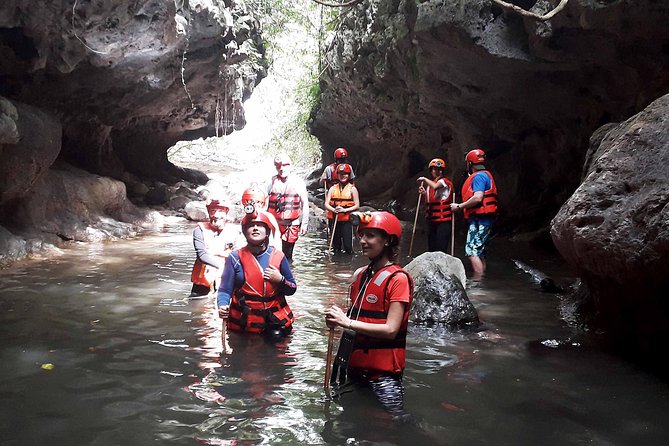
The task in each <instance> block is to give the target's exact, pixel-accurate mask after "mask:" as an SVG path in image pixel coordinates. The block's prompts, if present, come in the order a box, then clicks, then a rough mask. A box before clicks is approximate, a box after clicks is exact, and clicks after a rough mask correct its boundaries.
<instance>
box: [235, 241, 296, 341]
mask: <svg viewBox="0 0 669 446" xmlns="http://www.w3.org/2000/svg"><path fill="white" fill-rule="evenodd" d="M269 249H272V252H271V253H270V259H269V265H271V266H274V267H276V268H277V269H279V268H280V267H281V261H282V260H283V257H284V255H283V253H282V252H281V251H279V250H278V249H273V248H271V247H270V248H269ZM237 253H238V254H239V260H240V262H241V264H242V269H243V270H244V278H245V281H244V284H243V285H242V286H241V287H239V288H236V289H235V290H234V291H233V293H232V300H231V302H230V316H229V317H228V327H229V328H230V329H231V330H237V331H248V332H250V333H261V332H263V331H264V330H265V328H266V327H267V326H268V320H269V321H270V322H272V323H274V324H277V325H278V326H280V327H283V328H290V327H291V326H292V325H293V320H294V317H293V313H292V311H291V310H290V307H289V306H288V303H287V302H286V297H285V296H284V295H282V294H279V292H278V290H277V287H276V286H275V285H274V284H273V283H271V282H269V281H266V280H265V279H264V278H263V270H262V268H261V266H260V263H258V260H257V259H256V258H255V256H254V255H253V254H252V253H251V251H249V250H248V247H244V248H241V249H238V250H237Z"/></svg>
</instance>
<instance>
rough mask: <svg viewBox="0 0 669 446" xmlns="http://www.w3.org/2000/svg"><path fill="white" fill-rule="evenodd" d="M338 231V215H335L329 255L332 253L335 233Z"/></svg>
mask: <svg viewBox="0 0 669 446" xmlns="http://www.w3.org/2000/svg"><path fill="white" fill-rule="evenodd" d="M336 231H337V214H334V224H333V225H332V237H330V246H328V254H329V253H330V251H332V243H333V242H334V238H335V232H336Z"/></svg>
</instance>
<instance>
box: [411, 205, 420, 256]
mask: <svg viewBox="0 0 669 446" xmlns="http://www.w3.org/2000/svg"><path fill="white" fill-rule="evenodd" d="M422 198H423V194H418V204H417V205H416V216H415V217H414V219H413V230H412V231H411V243H410V244H409V257H411V251H413V237H414V235H416V223H417V222H418V211H420V200H422Z"/></svg>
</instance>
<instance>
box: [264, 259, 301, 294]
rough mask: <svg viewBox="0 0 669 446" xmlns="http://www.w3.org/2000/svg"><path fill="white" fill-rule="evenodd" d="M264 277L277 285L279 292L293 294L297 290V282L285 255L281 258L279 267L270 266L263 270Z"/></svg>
mask: <svg viewBox="0 0 669 446" xmlns="http://www.w3.org/2000/svg"><path fill="white" fill-rule="evenodd" d="M263 278H264V279H265V280H267V281H269V282H272V283H273V284H275V285H277V287H278V289H279V292H280V293H281V294H283V295H284V296H292V295H293V294H295V291H297V284H296V283H295V278H294V277H293V272H292V271H291V270H290V264H289V263H288V259H286V258H285V257H284V258H283V259H282V260H281V264H280V265H279V268H278V269H277V268H275V267H274V266H271V265H270V266H268V267H267V268H265V270H264V271H263Z"/></svg>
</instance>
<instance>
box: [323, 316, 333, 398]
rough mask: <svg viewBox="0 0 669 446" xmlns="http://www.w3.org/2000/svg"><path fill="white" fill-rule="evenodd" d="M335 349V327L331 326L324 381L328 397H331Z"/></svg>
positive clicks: (324, 388)
mask: <svg viewBox="0 0 669 446" xmlns="http://www.w3.org/2000/svg"><path fill="white" fill-rule="evenodd" d="M333 349H334V327H330V332H329V333H328V353H327V355H325V381H323V391H325V395H326V396H327V397H328V399H330V398H331V396H332V395H331V394H330V378H331V376H332V350H333Z"/></svg>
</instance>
